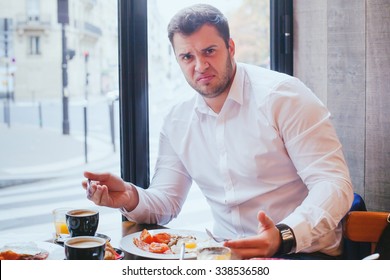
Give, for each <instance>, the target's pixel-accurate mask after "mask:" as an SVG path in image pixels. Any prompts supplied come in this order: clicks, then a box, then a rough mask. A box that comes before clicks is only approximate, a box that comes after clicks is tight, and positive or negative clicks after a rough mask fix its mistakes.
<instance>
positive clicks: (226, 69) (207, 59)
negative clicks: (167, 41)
mask: <svg viewBox="0 0 390 280" xmlns="http://www.w3.org/2000/svg"><path fill="white" fill-rule="evenodd" d="M173 47H174V50H175V55H176V59H177V61H178V63H179V65H180V68H181V70H182V71H183V74H184V76H185V78H186V80H187V82H188V83H189V84H190V85H191V87H193V88H194V89H195V90H196V91H197V92H199V94H201V95H202V96H203V97H205V98H215V97H218V96H221V95H227V93H228V92H229V89H230V85H231V81H232V79H233V76H234V71H235V62H234V42H233V40H231V39H230V41H229V48H227V47H226V44H225V42H224V40H223V39H222V37H221V36H220V35H219V33H218V31H217V29H216V28H215V27H213V26H211V25H207V24H206V25H203V26H202V27H201V28H200V29H199V30H198V31H196V32H195V33H193V34H191V35H189V36H184V35H182V34H179V33H176V34H175V35H174V37H173Z"/></svg>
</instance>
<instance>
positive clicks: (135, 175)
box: [118, 0, 293, 188]
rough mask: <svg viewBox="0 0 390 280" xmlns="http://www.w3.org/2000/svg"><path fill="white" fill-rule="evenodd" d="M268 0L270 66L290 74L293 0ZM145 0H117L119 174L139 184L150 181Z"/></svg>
mask: <svg viewBox="0 0 390 280" xmlns="http://www.w3.org/2000/svg"><path fill="white" fill-rule="evenodd" d="M270 1H271V2H270V9H271V11H270V20H271V24H270V26H271V30H270V32H271V46H270V47H271V69H273V70H276V71H279V72H284V73H287V74H291V75H292V71H293V69H292V65H293V60H292V59H293V55H292V52H293V50H292V47H293V44H292V42H293V38H292V35H293V33H292V14H293V6H292V0H270ZM147 2H148V1H147V0H118V17H119V24H118V29H119V30H118V32H119V33H118V34H119V44H118V48H119V83H120V85H119V108H120V139H121V141H120V147H121V176H122V179H123V180H125V181H127V182H132V183H134V184H135V185H137V186H139V187H142V188H148V187H149V184H150V170H149V169H150V162H149V108H148V52H147V49H148V47H147V46H148V34H147ZM287 34H288V36H286V35H287ZM133 42H135V43H134V44H133Z"/></svg>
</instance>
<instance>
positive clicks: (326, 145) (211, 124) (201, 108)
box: [83, 4, 353, 258]
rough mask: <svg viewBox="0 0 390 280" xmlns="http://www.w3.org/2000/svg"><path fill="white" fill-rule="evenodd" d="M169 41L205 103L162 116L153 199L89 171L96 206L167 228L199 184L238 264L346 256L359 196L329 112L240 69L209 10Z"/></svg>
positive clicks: (300, 89)
mask: <svg viewBox="0 0 390 280" xmlns="http://www.w3.org/2000/svg"><path fill="white" fill-rule="evenodd" d="M168 37H169V39H170V42H171V44H172V47H173V50H174V52H175V56H176V59H177V61H178V63H179V65H180V67H181V70H182V72H183V74H184V76H185V78H186V80H187V82H188V83H189V84H190V85H191V86H192V87H193V88H194V89H195V90H196V91H197V92H198V93H199V94H197V95H195V96H194V97H193V98H191V99H190V100H188V101H186V102H183V103H181V104H178V105H176V106H175V107H174V108H173V109H172V110H171V112H170V113H169V114H168V116H167V117H166V119H165V122H164V125H163V128H162V131H161V133H160V147H159V155H158V159H157V164H156V171H155V175H154V177H153V180H152V182H151V186H150V187H149V188H148V189H147V190H144V189H140V188H138V187H136V186H134V185H133V184H131V183H127V182H123V180H122V179H121V178H118V177H116V176H113V175H111V174H108V173H104V174H96V173H91V172H85V173H84V175H85V177H86V178H88V179H91V180H93V181H94V183H92V186H91V188H90V189H89V191H88V196H89V199H91V200H92V201H93V202H94V203H96V204H97V205H103V206H109V207H115V208H120V209H121V212H122V213H123V214H124V215H125V216H126V217H127V218H128V219H130V220H133V221H136V222H141V223H158V224H165V223H168V222H169V221H170V220H171V219H173V218H175V217H176V216H177V215H178V214H179V212H180V209H181V207H182V205H183V203H184V201H185V199H186V196H187V194H188V191H189V188H190V186H191V183H192V180H194V181H195V182H197V184H198V185H199V187H200V188H201V190H202V192H203V194H204V195H205V197H206V199H207V201H208V203H209V204H210V206H211V209H212V213H213V216H214V219H215V226H214V232H215V233H216V234H217V235H221V236H225V237H229V238H231V240H230V241H228V242H225V243H224V245H225V246H228V247H230V248H231V249H232V250H233V253H234V254H235V255H237V256H238V257H240V258H252V257H272V256H283V257H291V258H295V257H296V258H306V257H308V258H333V257H337V256H339V255H340V254H341V243H340V242H341V225H340V221H341V219H342V218H343V216H344V215H345V214H346V213H347V211H348V210H349V208H350V205H351V203H352V199H353V190H352V185H351V181H350V178H349V172H348V168H347V166H346V163H345V160H344V157H343V154H342V150H341V144H340V142H339V140H338V138H337V135H336V133H335V130H334V128H333V126H332V124H331V122H330V120H329V116H330V114H329V112H328V110H327V109H326V108H325V107H324V105H323V104H322V103H321V102H320V101H319V100H318V98H316V97H315V95H314V94H313V93H312V92H311V91H310V90H309V89H308V88H307V87H306V86H305V85H303V84H302V83H301V82H300V81H299V80H298V79H296V78H294V77H290V76H288V75H285V74H281V73H277V72H274V71H270V70H266V69H262V68H259V67H255V66H250V65H246V64H240V63H236V62H235V60H234V54H235V45H234V41H233V40H232V39H231V38H230V34H229V27H228V23H227V20H226V18H225V17H224V15H223V14H221V12H220V11H219V10H217V9H216V8H214V7H212V6H210V5H206V4H199V5H194V6H191V7H189V8H187V9H183V10H181V11H180V12H179V13H178V14H176V15H175V16H174V17H173V18H172V20H171V22H170V24H169V26H168ZM83 187H84V188H86V189H87V184H86V182H85V181H84V182H83ZM296 253H299V254H296ZM301 253H310V254H309V255H306V254H301Z"/></svg>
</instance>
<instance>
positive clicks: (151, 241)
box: [133, 229, 197, 254]
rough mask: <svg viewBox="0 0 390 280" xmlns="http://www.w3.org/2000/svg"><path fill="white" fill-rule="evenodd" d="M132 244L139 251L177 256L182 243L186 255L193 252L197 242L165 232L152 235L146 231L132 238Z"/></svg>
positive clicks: (194, 239)
mask: <svg viewBox="0 0 390 280" xmlns="http://www.w3.org/2000/svg"><path fill="white" fill-rule="evenodd" d="M133 242H134V245H135V246H137V247H138V248H139V249H141V250H144V251H147V252H150V253H156V254H179V252H180V247H181V245H182V244H183V243H184V244H185V250H186V253H191V252H195V250H196V248H197V240H196V237H194V236H181V235H177V234H170V233H167V232H158V233H156V234H153V235H152V234H151V233H150V232H149V231H148V230H147V229H144V230H143V231H142V232H141V233H140V236H139V238H134V239H133Z"/></svg>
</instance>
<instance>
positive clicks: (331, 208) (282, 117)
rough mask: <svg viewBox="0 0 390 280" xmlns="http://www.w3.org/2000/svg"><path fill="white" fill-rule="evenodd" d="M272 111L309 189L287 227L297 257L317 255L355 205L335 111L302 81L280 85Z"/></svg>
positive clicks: (271, 100)
mask: <svg viewBox="0 0 390 280" xmlns="http://www.w3.org/2000/svg"><path fill="white" fill-rule="evenodd" d="M267 110H269V111H268V116H269V118H270V119H271V121H272V123H273V125H274V126H275V128H276V129H277V131H278V132H279V134H280V136H281V138H282V139H283V141H284V143H285V147H286V150H287V152H288V154H289V156H290V158H291V160H292V161H293V163H294V165H295V167H296V169H297V173H298V175H299V176H300V177H301V179H302V181H303V182H304V183H305V185H306V186H307V188H308V195H307V197H306V198H305V199H304V201H303V202H302V204H301V205H300V206H299V207H297V208H296V209H295V211H294V212H293V213H291V214H290V215H289V216H287V217H286V218H285V219H283V221H281V223H285V224H287V225H289V226H290V227H291V228H292V229H293V230H294V234H295V237H296V241H297V247H296V251H297V252H299V251H305V249H307V248H309V247H310V249H311V250H313V249H314V250H315V249H316V246H315V245H316V243H317V242H318V240H319V239H320V238H321V237H323V236H326V235H329V234H334V231H335V230H336V228H337V227H338V226H339V223H340V221H341V219H342V218H343V217H344V215H345V214H346V213H347V212H348V210H349V209H350V206H351V204H352V200H353V189H352V184H351V180H350V176H349V170H348V167H347V164H346V162H345V159H344V155H343V152H342V147H341V143H340V141H339V139H338V137H337V135H336V131H335V129H334V127H333V125H332V123H331V120H330V113H329V111H328V110H327V109H326V107H325V106H324V105H323V104H322V103H321V101H320V100H319V99H318V98H317V97H316V96H315V95H314V94H313V93H312V92H311V91H310V89H308V88H307V87H306V86H305V85H303V83H301V82H300V81H299V80H298V79H295V78H293V79H291V80H289V81H287V82H285V83H283V84H280V85H278V86H277V87H276V88H275V90H274V92H273V93H272V94H271V95H270V97H269V100H268V106H267ZM338 242H340V241H339V240H338ZM335 243H337V242H335ZM337 245H338V244H335V246H337Z"/></svg>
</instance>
